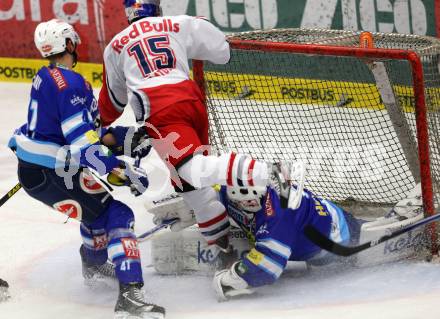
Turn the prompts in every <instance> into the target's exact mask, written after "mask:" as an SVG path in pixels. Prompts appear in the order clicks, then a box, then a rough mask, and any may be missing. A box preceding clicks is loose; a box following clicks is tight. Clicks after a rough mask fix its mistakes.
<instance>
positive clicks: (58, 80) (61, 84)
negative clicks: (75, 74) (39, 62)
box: [49, 68, 67, 91]
mask: <svg viewBox="0 0 440 319" xmlns="http://www.w3.org/2000/svg"><path fill="white" fill-rule="evenodd" d="M49 74H50V76H51V77H52V79H53V80H54V81H55V84H56V85H57V87H58V90H60V91H62V90H64V89H65V88H67V82H66V80H65V79H64V76H63V75H62V74H61V72H60V70H58V69H57V68H54V69H49Z"/></svg>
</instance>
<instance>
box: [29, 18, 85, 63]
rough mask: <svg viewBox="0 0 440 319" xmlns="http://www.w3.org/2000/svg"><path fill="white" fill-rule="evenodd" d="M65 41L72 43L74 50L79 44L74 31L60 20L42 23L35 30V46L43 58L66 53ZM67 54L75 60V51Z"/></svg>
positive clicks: (79, 40)
mask: <svg viewBox="0 0 440 319" xmlns="http://www.w3.org/2000/svg"><path fill="white" fill-rule="evenodd" d="M67 40H70V41H71V42H72V44H73V45H74V47H75V49H76V47H77V46H78V44H80V43H81V39H80V37H79V35H78V33H76V31H75V29H74V28H73V27H72V26H71V25H70V24H68V23H67V22H64V21H62V20H58V19H52V20H50V21H47V22H42V23H40V24H39V25H38V26H37V28H36V29H35V33H34V42H35V46H36V47H37V49H38V51H40V53H41V56H42V57H43V58H47V57H50V56H52V55H55V54H58V53H63V52H64V51H66V47H67ZM69 53H70V54H72V55H74V57H75V60H76V50H75V51H74V52H69Z"/></svg>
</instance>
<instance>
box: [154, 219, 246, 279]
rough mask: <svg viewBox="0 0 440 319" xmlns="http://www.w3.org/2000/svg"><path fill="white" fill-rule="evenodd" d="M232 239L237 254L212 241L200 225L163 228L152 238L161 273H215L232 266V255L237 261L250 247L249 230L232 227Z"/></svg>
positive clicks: (155, 258) (156, 267) (155, 264)
mask: <svg viewBox="0 0 440 319" xmlns="http://www.w3.org/2000/svg"><path fill="white" fill-rule="evenodd" d="M229 241H230V243H231V244H232V245H233V247H234V249H233V256H232V254H228V255H225V254H223V253H221V252H220V250H219V249H218V248H217V247H216V246H213V245H208V244H207V243H206V240H205V239H204V238H203V236H202V235H201V234H200V232H199V230H198V228H197V227H196V226H192V227H188V228H186V229H184V230H183V231H181V232H178V233H176V232H171V231H162V232H161V233H159V234H157V235H156V236H154V237H153V238H152V240H151V260H152V262H153V266H154V269H155V270H156V271H157V272H158V273H159V274H164V275H181V274H187V273H192V274H197V275H207V276H211V275H213V274H214V272H215V271H217V270H220V269H223V268H225V267H228V266H230V265H231V259H232V261H236V260H237V259H238V258H240V257H241V256H244V255H245V254H247V253H248V252H249V250H250V245H249V242H248V240H247V237H246V234H245V233H244V232H243V231H242V230H240V229H238V228H232V229H231V231H230V233H229Z"/></svg>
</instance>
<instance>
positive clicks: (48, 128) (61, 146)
mask: <svg viewBox="0 0 440 319" xmlns="http://www.w3.org/2000/svg"><path fill="white" fill-rule="evenodd" d="M98 120H99V115H98V108H97V101H96V99H95V97H94V96H93V90H92V88H91V86H90V84H89V83H88V82H86V81H85V79H84V78H83V77H82V76H81V75H80V74H78V73H76V72H74V71H72V70H69V69H65V68H62V67H56V66H52V65H51V66H48V67H43V68H41V69H40V70H39V71H38V73H37V74H36V76H35V77H34V79H33V81H32V89H31V94H30V102H29V107H28V118H27V123H26V124H24V125H23V126H22V127H20V128H19V129H18V130H16V132H15V133H14V135H13V136H12V138H11V139H10V141H9V147H11V148H12V149H14V150H15V151H16V155H17V157H18V158H19V159H20V160H23V161H26V162H29V163H33V164H37V165H40V166H44V167H48V168H52V169H56V168H60V167H62V168H65V167H66V165H75V166H78V167H79V166H88V167H91V168H93V169H96V170H97V171H98V172H99V173H100V174H105V173H108V172H109V171H111V170H112V169H113V168H114V167H116V166H117V165H118V163H119V161H118V159H117V158H116V157H115V156H114V155H112V154H111V152H110V151H109V150H108V148H107V147H105V146H103V145H101V144H100V140H99V135H98V133H97V131H96V129H97V127H96V126H98V125H95V124H96V122H97V121H98ZM92 146H93V147H92Z"/></svg>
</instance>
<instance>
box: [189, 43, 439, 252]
mask: <svg viewBox="0 0 440 319" xmlns="http://www.w3.org/2000/svg"><path fill="white" fill-rule="evenodd" d="M229 43H230V47H231V49H238V50H254V51H264V52H283V53H303V54H312V55H324V56H351V57H353V56H354V57H358V58H360V59H372V60H377V59H394V60H406V61H408V62H409V65H410V67H411V73H412V80H413V91H414V98H415V112H416V133H417V143H418V158H419V163H420V178H421V186H422V197H423V209H424V214H425V216H431V215H433V214H435V207H434V193H433V183H432V177H431V164H430V157H429V131H428V120H427V108H426V100H425V85H424V82H423V66H422V61H421V59H420V57H419V55H418V54H417V53H416V52H414V51H411V50H400V49H379V48H361V47H347V46H328V45H314V44H293V43H278V42H265V41H264V42H263V41H251V40H232V39H231V40H230V41H229ZM193 77H194V80H195V81H196V83H197V85H198V86H199V88H200V90H201V91H202V94H203V96H204V97H205V98H206V86H205V80H204V70H203V61H199V60H194V61H193ZM426 229H427V231H428V232H429V234H430V238H431V245H432V246H431V248H432V253H434V254H437V253H438V252H437V233H436V224H435V223H431V224H430V225H428V226H427V227H426Z"/></svg>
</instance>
